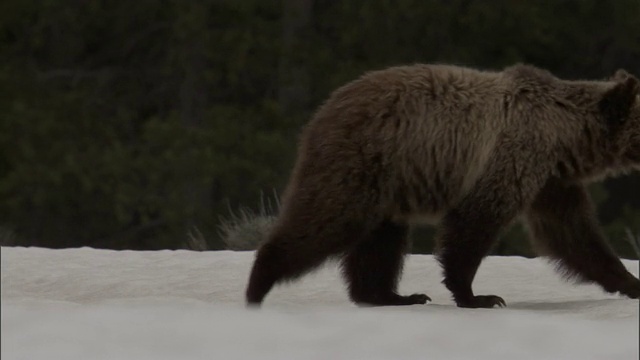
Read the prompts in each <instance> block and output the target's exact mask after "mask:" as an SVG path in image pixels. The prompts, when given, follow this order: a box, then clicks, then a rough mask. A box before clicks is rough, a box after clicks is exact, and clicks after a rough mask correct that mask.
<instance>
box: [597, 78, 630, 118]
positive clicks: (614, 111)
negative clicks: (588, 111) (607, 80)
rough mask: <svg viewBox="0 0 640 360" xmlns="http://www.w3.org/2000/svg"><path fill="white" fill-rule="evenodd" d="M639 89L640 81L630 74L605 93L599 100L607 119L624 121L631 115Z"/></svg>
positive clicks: (601, 109)
mask: <svg viewBox="0 0 640 360" xmlns="http://www.w3.org/2000/svg"><path fill="white" fill-rule="evenodd" d="M639 91H640V81H638V79H636V78H635V77H634V76H632V75H629V77H627V78H626V79H624V80H622V81H619V82H618V83H617V84H616V85H614V86H613V87H612V88H611V89H609V90H607V91H606V92H605V93H604V95H603V96H602V98H601V99H600V101H599V102H598V108H599V109H600V112H601V113H602V115H604V117H605V119H607V121H609V122H611V123H618V122H623V121H624V120H625V119H626V118H627V117H629V113H630V112H631V108H632V107H633V103H634V102H635V101H636V98H637V97H638V92H639Z"/></svg>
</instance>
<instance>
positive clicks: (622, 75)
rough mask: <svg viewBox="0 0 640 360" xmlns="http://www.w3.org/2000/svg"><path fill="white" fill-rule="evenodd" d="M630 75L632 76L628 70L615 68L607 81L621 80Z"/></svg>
mask: <svg viewBox="0 0 640 360" xmlns="http://www.w3.org/2000/svg"><path fill="white" fill-rule="evenodd" d="M630 77H633V75H631V74H629V72H628V71H627V70H625V69H618V70H616V72H615V73H613V75H612V76H611V77H610V78H609V81H622V80H626V79H628V78H630Z"/></svg>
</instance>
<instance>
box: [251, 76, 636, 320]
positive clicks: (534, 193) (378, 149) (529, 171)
mask: <svg viewBox="0 0 640 360" xmlns="http://www.w3.org/2000/svg"><path fill="white" fill-rule="evenodd" d="M638 89H639V82H638V79H636V78H635V77H633V76H631V75H629V74H628V73H626V72H624V71H619V72H618V73H616V74H615V76H614V77H612V78H611V79H608V80H606V81H567V80H562V79H558V78H557V77H555V76H553V75H552V74H550V73H549V72H547V71H544V70H541V69H538V68H535V67H532V66H527V65H515V66H512V67H509V68H507V69H505V70H504V71H502V72H490V71H478V70H473V69H468V68H462V67H455V66H446V65H413V66H399V67H393V68H389V69H386V70H381V71H374V72H370V73H368V74H365V75H364V76H362V77H361V78H359V79H357V80H355V81H353V82H351V83H348V84H346V85H344V86H343V87H341V88H339V89H337V90H336V91H335V92H334V93H333V94H332V95H331V97H330V98H329V99H328V100H327V101H326V102H325V103H324V104H323V105H322V106H321V107H320V108H319V110H318V111H317V113H316V114H315V116H314V117H313V119H312V120H311V121H310V122H309V124H308V125H307V126H306V128H305V129H304V131H303V133H302V137H301V142H300V146H299V151H298V159H297V162H296V164H295V168H294V170H293V173H292V175H291V178H290V182H289V185H288V188H287V190H286V192H285V194H284V196H283V200H282V208H281V213H280V216H279V219H278V221H277V224H276V225H275V226H274V228H273V230H272V232H271V233H270V234H269V237H268V239H267V241H266V242H265V243H264V244H262V245H261V247H260V248H259V249H258V251H257V254H256V259H255V263H254V265H253V268H252V271H251V275H250V279H249V285H248V288H247V291H246V297H247V302H248V303H249V304H254V305H257V304H260V303H261V302H262V301H263V299H264V297H265V296H266V294H267V293H268V292H269V291H270V289H271V288H272V287H273V285H275V284H277V283H279V282H282V281H286V280H294V279H296V278H298V277H300V276H302V275H303V274H305V273H307V272H309V271H311V270H313V269H315V268H316V267H317V266H319V265H320V264H322V263H323V262H324V261H325V260H326V259H328V258H330V257H340V258H341V259H342V269H343V273H344V276H345V278H346V281H347V283H348V285H349V294H350V296H351V299H352V300H353V301H354V302H356V303H359V304H373V305H407V304H423V303H425V302H426V301H427V300H429V298H428V297H427V296H426V295H424V294H414V295H411V296H401V295H399V294H397V292H396V287H397V283H398V279H399V277H400V275H401V270H402V264H403V257H404V255H405V248H406V244H407V227H408V225H409V224H410V223H412V222H416V221H429V220H431V221H433V220H439V223H440V226H439V234H438V243H439V249H438V250H439V251H438V260H439V261H440V263H441V265H442V268H443V271H444V280H443V283H444V284H445V285H446V287H447V288H448V289H449V290H450V291H451V292H452V294H453V298H454V300H455V302H456V304H457V305H458V306H460V307H493V306H496V305H498V306H503V305H504V301H503V300H502V298H500V297H498V296H495V295H485V296H478V295H475V294H474V293H473V291H472V289H471V284H472V281H473V279H474V276H475V274H476V270H477V269H478V266H479V265H480V262H481V261H482V259H483V257H484V256H486V254H487V253H488V252H489V250H490V248H491V246H492V245H493V243H494V242H495V240H496V237H497V235H498V234H499V232H500V231H501V230H503V229H504V228H505V227H507V226H508V225H509V224H510V223H512V221H513V220H515V219H516V218H517V217H518V216H519V215H524V218H525V221H526V223H527V224H528V226H529V227H530V230H531V231H530V233H531V237H532V240H533V242H534V244H536V245H537V247H538V248H539V249H540V250H542V251H543V252H542V253H543V254H544V255H547V256H549V257H551V258H552V259H555V260H556V261H557V262H558V264H559V265H560V266H561V268H562V269H563V270H564V272H565V274H567V275H569V276H571V277H573V278H577V279H580V280H583V281H589V282H596V283H598V284H599V285H601V286H602V287H603V288H604V289H605V290H606V291H609V292H620V293H622V294H624V295H627V296H629V297H632V298H638V297H640V281H639V280H638V279H636V278H635V277H634V276H633V275H631V274H630V273H629V272H628V271H627V270H626V269H625V267H624V266H623V264H622V263H621V262H620V260H619V258H618V257H617V256H616V255H615V254H614V253H613V252H612V250H611V249H610V248H609V246H608V245H607V243H606V241H605V239H604V236H603V235H602V233H601V231H600V230H599V229H598V225H597V222H596V217H595V211H594V208H593V205H592V204H591V202H590V199H589V195H588V193H587V191H586V190H585V185H584V184H585V183H586V182H587V181H594V180H597V179H601V178H603V177H605V176H610V175H615V174H618V173H621V172H622V171H626V170H631V169H634V168H635V169H637V168H639V167H640V101H638V91H639V90H638Z"/></svg>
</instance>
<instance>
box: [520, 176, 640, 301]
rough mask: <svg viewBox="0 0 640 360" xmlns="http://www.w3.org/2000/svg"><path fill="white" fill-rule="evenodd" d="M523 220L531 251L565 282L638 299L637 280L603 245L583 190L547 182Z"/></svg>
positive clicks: (569, 184)
mask: <svg viewBox="0 0 640 360" xmlns="http://www.w3.org/2000/svg"><path fill="white" fill-rule="evenodd" d="M526 219H527V225H528V226H529V230H530V238H531V240H532V242H533V244H534V245H535V248H536V250H538V252H539V253H540V254H541V255H544V256H548V257H550V258H551V259H553V260H555V262H556V264H557V265H559V266H558V269H559V270H561V271H562V273H563V274H564V275H565V276H566V277H568V278H573V279H577V280H580V281H582V282H588V283H589V282H595V283H597V284H599V285H600V286H601V287H602V288H603V289H604V290H605V291H607V292H611V293H614V292H619V293H621V294H623V295H626V296H628V297H630V298H634V299H637V298H639V297H640V280H638V279H637V278H636V277H635V276H633V275H632V274H631V273H630V272H629V271H628V270H627V269H626V268H625V266H624V265H623V264H622V262H621V261H620V258H619V257H618V256H617V255H616V254H615V253H614V251H613V249H612V248H611V246H610V245H609V244H608V243H607V240H606V238H605V236H604V234H603V233H602V230H601V229H600V227H599V225H598V219H597V216H596V211H595V206H594V205H593V202H592V201H591V198H590V196H589V193H588V191H587V189H586V188H585V186H584V185H582V184H579V183H563V182H561V181H559V180H550V181H549V182H548V183H547V184H546V185H545V186H544V188H543V189H542V191H541V192H540V194H539V195H538V196H537V197H536V198H535V201H533V203H532V204H531V206H530V207H529V208H528V209H527V217H526Z"/></svg>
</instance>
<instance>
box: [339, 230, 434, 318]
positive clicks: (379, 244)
mask: <svg viewBox="0 0 640 360" xmlns="http://www.w3.org/2000/svg"><path fill="white" fill-rule="evenodd" d="M407 235H408V226H407V225H405V224H397V223H393V222H391V221H383V222H382V223H381V224H380V225H378V226H377V227H376V228H374V230H373V231H372V232H370V233H369V235H367V236H366V237H365V238H364V239H363V240H361V241H360V242H358V243H357V244H356V245H355V247H354V248H353V249H350V250H349V251H348V252H347V254H346V255H345V257H344V259H343V260H342V272H343V275H344V277H345V280H346V281H347V284H348V287H349V296H350V298H351V300H352V301H353V302H355V303H357V304H363V305H364V304H366V305H373V306H384V305H414V304H425V303H426V302H427V301H430V300H431V299H430V298H429V297H428V296H427V295H425V294H413V295H409V296H402V295H399V294H398V293H397V292H396V288H397V285H398V281H399V278H400V276H401V272H402V267H403V263H404V256H405V252H406V248H407V244H408V239H407V237H408V236H407Z"/></svg>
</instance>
